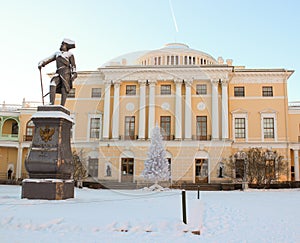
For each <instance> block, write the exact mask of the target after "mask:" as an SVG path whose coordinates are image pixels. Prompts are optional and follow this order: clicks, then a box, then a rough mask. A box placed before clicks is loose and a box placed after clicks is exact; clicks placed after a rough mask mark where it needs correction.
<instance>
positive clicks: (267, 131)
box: [234, 117, 275, 138]
mask: <svg viewBox="0 0 300 243" xmlns="http://www.w3.org/2000/svg"><path fill="white" fill-rule="evenodd" d="M263 128H264V129H263V131H264V138H274V137H275V131H274V118H269V117H267V118H263ZM234 133H235V138H246V118H235V120H234Z"/></svg>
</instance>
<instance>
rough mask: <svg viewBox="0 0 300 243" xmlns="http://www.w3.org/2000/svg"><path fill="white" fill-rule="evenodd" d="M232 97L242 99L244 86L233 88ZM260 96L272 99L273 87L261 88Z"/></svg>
mask: <svg viewBox="0 0 300 243" xmlns="http://www.w3.org/2000/svg"><path fill="white" fill-rule="evenodd" d="M234 96H235V97H244V96H245V87H244V86H237V87H234ZM262 96H264V97H272V96H273V87H272V86H263V87H262Z"/></svg>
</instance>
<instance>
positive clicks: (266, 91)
mask: <svg viewBox="0 0 300 243" xmlns="http://www.w3.org/2000/svg"><path fill="white" fill-rule="evenodd" d="M262 96H271V97H272V96H273V87H272V86H263V87H262Z"/></svg>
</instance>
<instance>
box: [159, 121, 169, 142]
mask: <svg viewBox="0 0 300 243" xmlns="http://www.w3.org/2000/svg"><path fill="white" fill-rule="evenodd" d="M160 127H161V135H162V137H163V139H164V140H170V139H171V117H170V116H161V117H160Z"/></svg>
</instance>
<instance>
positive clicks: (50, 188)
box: [22, 179, 74, 200]
mask: <svg viewBox="0 0 300 243" xmlns="http://www.w3.org/2000/svg"><path fill="white" fill-rule="evenodd" d="M22 198H27V199H46V200H64V199H68V198H74V181H73V180H60V179H53V180H52V179H25V180H23V181H22Z"/></svg>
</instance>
